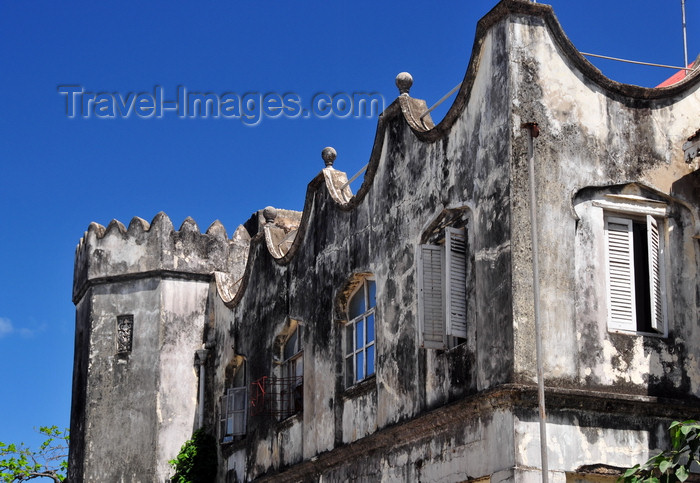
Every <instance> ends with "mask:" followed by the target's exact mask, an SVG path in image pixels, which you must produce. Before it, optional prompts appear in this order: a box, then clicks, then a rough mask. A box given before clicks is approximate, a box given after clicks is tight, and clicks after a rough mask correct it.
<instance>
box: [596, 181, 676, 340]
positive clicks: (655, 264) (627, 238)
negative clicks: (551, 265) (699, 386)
mask: <svg viewBox="0 0 700 483" xmlns="http://www.w3.org/2000/svg"><path fill="white" fill-rule="evenodd" d="M592 204H593V206H594V207H596V208H599V209H601V210H600V212H601V216H602V219H603V223H602V226H603V233H602V237H603V246H604V250H603V251H604V257H605V258H604V271H605V297H606V301H605V302H606V327H607V329H608V331H609V332H613V333H622V334H632V335H645V336H654V337H667V336H668V307H667V294H666V266H667V264H668V260H667V258H668V257H667V253H666V239H665V238H666V236H665V235H666V232H667V227H668V209H669V208H668V205H667V204H666V203H665V202H663V201H657V200H651V199H647V198H643V197H641V196H636V195H612V194H608V195H605V199H602V200H594V201H593V203H592ZM611 222H612V223H614V224H617V225H618V226H626V227H627V228H626V230H621V229H620V230H612V231H611V230H610V229H609V224H610V223H611ZM634 224H646V237H647V241H646V243H647V245H646V250H647V253H646V254H645V255H642V256H644V257H645V258H646V259H647V267H646V269H647V270H648V273H647V278H648V282H649V293H648V294H645V295H640V294H638V293H637V292H638V291H637V287H635V270H636V269H638V268H639V267H637V266H636V265H637V263H636V261H635V255H634V244H635V243H634V235H633V229H634ZM624 231H626V233H627V234H626V235H624V234H623V232H624ZM615 232H616V233H618V235H617V239H616V240H612V241H613V243H614V244H616V245H617V247H616V248H614V250H617V255H613V254H611V233H615ZM654 235H655V236H656V239H653V238H654ZM623 244H624V245H626V247H625V246H623ZM654 244H656V246H657V249H656V250H652V247H654ZM624 250H627V251H628V252H629V253H627V254H624V253H623V252H624ZM624 257H626V260H627V262H628V263H629V265H628V267H629V269H628V273H629V275H628V278H629V280H628V281H626V283H627V284H628V285H627V286H626V287H623V286H622V285H621V283H622V282H623V281H624V277H625V273H624V270H625V268H626V267H622V270H623V272H620V271H619V270H620V268H619V267H620V264H621V263H623V259H622V258H624ZM614 258H616V260H613V259H614ZM613 263H615V264H616V265H617V266H618V268H617V269H612V268H611V267H612V265H613ZM611 271H615V272H617V273H611ZM620 277H622V278H620ZM613 278H617V279H618V280H617V281H616V282H615V283H614V284H613V281H612V279H613ZM613 285H616V288H615V291H616V293H615V294H613V293H612V292H611V290H612V287H613ZM625 293H626V294H627V296H628V297H629V307H628V308H627V310H625V307H623V304H624V302H625V300H624V297H625ZM642 296H645V297H647V298H648V299H649V300H648V302H649V305H650V314H649V319H650V326H651V331H650V330H643V328H640V324H641V323H642V321H639V320H637V309H636V305H637V302H638V300H639V299H640V297H642ZM623 312H628V313H629V314H630V316H629V318H628V319H626V320H625V319H624V317H623Z"/></svg>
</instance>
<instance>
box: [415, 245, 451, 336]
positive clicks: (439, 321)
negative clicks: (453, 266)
mask: <svg viewBox="0 0 700 483" xmlns="http://www.w3.org/2000/svg"><path fill="white" fill-rule="evenodd" d="M442 252H443V249H442V248H441V247H439V246H434V245H420V246H419V247H418V320H419V326H420V332H421V336H422V341H421V345H422V346H423V347H425V348H427V349H444V348H445V340H446V337H445V315H444V306H445V299H444V287H443V279H444V277H443V260H442V259H443V255H442Z"/></svg>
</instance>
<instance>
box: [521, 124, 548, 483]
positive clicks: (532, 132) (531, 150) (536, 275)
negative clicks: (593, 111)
mask: <svg viewBox="0 0 700 483" xmlns="http://www.w3.org/2000/svg"><path fill="white" fill-rule="evenodd" d="M522 127H524V128H527V130H528V134H529V135H528V145H527V157H528V164H529V171H530V238H531V239H532V286H533V297H534V307H535V358H536V359H537V400H538V404H539V411H540V454H541V459H542V482H543V483H548V481H549V460H548V457H547V413H546V411H545V400H544V369H543V362H542V328H541V325H540V265H539V256H538V252H539V244H538V239H537V231H538V230H537V210H536V206H537V205H536V203H537V196H536V192H535V146H534V144H535V142H534V138H536V137H537V136H539V134H540V130H539V127H538V126H537V123H536V122H529V123H526V124H523V126H522Z"/></svg>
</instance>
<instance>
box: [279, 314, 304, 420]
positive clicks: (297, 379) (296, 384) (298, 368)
mask: <svg viewBox="0 0 700 483" xmlns="http://www.w3.org/2000/svg"><path fill="white" fill-rule="evenodd" d="M302 337H303V330H302V325H301V324H300V323H299V322H296V326H295V327H294V329H293V330H292V331H291V332H290V333H289V334H288V335H287V337H286V339H285V340H284V343H283V344H282V347H281V351H280V356H281V359H282V362H281V363H279V364H280V372H281V378H282V380H283V381H286V384H285V387H284V388H282V391H280V397H279V401H278V405H279V414H280V419H286V418H288V417H291V416H294V415H295V414H298V413H301V412H303V411H304V348H303V339H302ZM290 343H293V344H295V345H296V347H295V348H293V351H294V352H293V353H290V354H289V356H288V357H286V356H287V345H288V344H290ZM299 388H301V404H300V405H299V407H297V404H296V402H295V401H296V399H294V395H295V394H296V393H297V391H299ZM285 391H286V392H288V393H289V394H291V396H290V397H289V398H285V396H284V393H285ZM287 405H290V406H293V407H288V406H287Z"/></svg>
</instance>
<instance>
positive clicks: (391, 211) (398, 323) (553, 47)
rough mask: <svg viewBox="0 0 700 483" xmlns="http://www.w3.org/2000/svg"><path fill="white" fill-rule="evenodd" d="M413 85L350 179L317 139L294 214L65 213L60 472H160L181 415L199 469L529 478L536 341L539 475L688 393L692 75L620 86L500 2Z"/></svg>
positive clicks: (628, 435)
mask: <svg viewBox="0 0 700 483" xmlns="http://www.w3.org/2000/svg"><path fill="white" fill-rule="evenodd" d="M411 82H412V81H411V79H410V76H408V75H406V74H401V75H399V77H398V78H397V85H398V86H399V89H400V91H401V92H402V93H401V95H399V97H398V98H397V99H396V101H395V102H393V103H392V104H391V105H390V106H389V107H388V108H387V109H386V110H385V112H384V113H383V114H382V116H381V117H380V120H379V123H378V127H377V134H376V138H375V143H374V147H373V150H372V155H371V158H370V161H369V165H368V167H367V170H366V173H365V175H364V182H363V184H362V186H361V187H360V188H359V190H358V191H357V192H356V193H354V194H353V193H352V192H351V191H350V188H349V187H348V186H347V184H346V182H347V177H346V175H345V173H343V172H341V171H338V170H336V169H334V168H333V161H334V159H335V153H334V151H333V150H332V149H327V150H324V153H323V158H324V160H325V161H326V165H327V166H326V168H325V169H323V170H322V171H321V172H320V173H319V175H318V176H317V177H316V178H314V179H313V180H312V181H311V183H310V184H309V186H308V189H307V194H306V201H305V205H304V210H303V212H302V213H298V212H292V211H284V210H275V209H273V208H266V209H265V210H261V211H260V212H258V213H255V214H254V215H253V217H252V218H251V219H250V220H248V221H247V222H246V223H245V224H243V225H241V226H240V227H239V228H238V229H237V230H236V232H235V234H234V235H233V237H232V238H228V236H227V234H226V232H225V230H224V228H223V227H222V226H221V225H220V224H218V223H215V224H213V225H212V226H211V227H210V228H209V229H208V230H207V232H206V233H204V234H202V233H200V231H199V228H198V227H197V225H196V224H195V223H194V222H193V221H192V220H190V219H188V220H186V221H185V222H184V223H183V225H182V226H181V227H180V229H179V230H174V229H173V226H172V224H171V223H170V220H169V219H168V218H167V217H166V216H165V215H163V214H159V215H157V216H156V217H155V218H154V220H153V221H152V222H151V223H150V224H149V223H147V222H145V221H144V220H141V219H137V218H135V219H134V220H132V222H131V224H130V225H129V227H128V229H127V228H125V227H124V226H123V225H122V224H120V223H119V222H112V223H111V224H110V225H109V226H108V227H107V228H106V229H105V228H104V227H102V226H100V225H97V224H91V225H90V227H89V229H88V231H87V233H86V234H85V236H84V238H83V239H82V240H81V242H80V245H79V247H78V249H77V253H76V264H75V283H74V289H73V296H74V302H75V303H76V307H77V317H76V355H75V372H74V382H73V414H72V422H71V453H70V477H71V479H72V480H71V481H83V480H84V481H100V482H106V481H109V482H112V481H123V482H134V481H149V482H150V481H158V482H163V481H167V479H168V476H169V475H170V474H171V470H170V468H169V466H168V464H167V461H168V460H169V459H171V458H173V457H174V456H175V455H176V454H177V452H178V450H179V448H180V446H181V445H182V443H183V442H184V441H185V440H186V439H188V438H189V436H190V435H191V433H192V431H193V430H195V429H197V428H199V427H200V426H203V427H205V428H207V429H208V431H210V432H211V433H212V434H214V435H215V436H216V438H217V440H218V442H219V446H218V451H219V477H218V481H221V482H230V481H248V480H254V479H258V480H261V481H424V482H432V481H442V482H448V481H465V480H471V479H479V478H484V479H490V480H492V481H502V480H509V481H536V480H539V479H540V476H541V468H542V462H541V446H540V416H539V412H538V391H537V372H538V370H537V369H538V362H539V363H540V364H541V367H542V370H543V373H544V384H545V386H546V389H545V394H546V399H545V401H546V412H547V414H546V433H547V441H546V450H547V465H548V468H549V476H550V479H551V480H552V481H581V480H586V479H588V478H592V476H591V475H592V474H593V475H595V477H597V478H599V477H600V474H596V471H599V470H600V469H601V468H603V469H606V471H607V473H606V474H608V475H613V476H614V475H615V474H616V473H615V467H617V468H619V467H626V466H631V465H633V464H635V463H637V462H640V461H642V460H645V459H646V458H647V457H648V455H649V454H650V453H651V452H653V451H655V450H657V449H659V448H663V447H665V446H666V445H667V444H668V441H667V440H666V428H667V427H668V425H669V422H670V421H671V420H673V419H675V418H686V417H688V416H692V415H697V413H698V410H699V409H700V400H699V399H698V397H699V396H700V326H699V324H698V309H699V307H700V279H699V278H698V271H699V270H700V254H699V253H698V251H699V248H700V247H699V244H698V239H699V238H700V219H699V218H698V217H699V216H700V196H699V195H700V174H699V173H700V172H699V171H698V165H699V158H698V157H697V151H698V145H699V144H700V131H699V130H698V128H700V119H699V118H698V112H700V91H699V86H700V75H698V74H697V72H695V73H692V74H690V75H689V76H688V77H687V78H686V79H685V80H683V81H681V82H679V83H677V84H674V85H672V86H669V87H664V88H660V89H647V88H641V87H636V86H631V85H621V84H618V83H616V82H613V81H611V80H609V79H607V78H605V77H604V76H603V75H602V74H601V73H600V72H599V71H598V70H596V69H595V68H594V67H593V66H591V65H590V64H589V63H588V62H587V61H586V60H585V59H584V58H583V57H582V56H581V55H580V54H579V53H578V51H577V50H576V49H575V48H574V47H573V46H572V45H571V43H570V42H569V40H568V39H567V38H566V36H565V35H564V33H563V32H562V30H561V28H560V26H559V24H558V22H557V20H556V18H555V17H554V15H553V13H552V10H551V8H550V7H548V6H545V5H541V4H534V3H530V2H525V1H520V0H504V1H502V2H501V3H499V4H498V5H497V6H496V7H495V8H494V9H493V10H492V11H491V12H490V13H489V14H488V15H486V16H485V17H484V18H483V19H482V20H481V21H480V22H479V26H478V30H477V35H476V41H475V44H474V49H473V53H472V58H471V61H470V63H469V67H468V69H467V72H466V75H465V78H464V82H463V83H462V87H461V89H460V91H459V93H458V95H457V98H456V100H455V102H454V104H453V105H452V107H451V108H450V110H449V112H448V114H447V115H446V117H445V118H444V120H443V121H442V122H440V123H439V124H438V125H437V126H434V125H433V123H432V121H431V120H430V116H425V117H422V115H423V113H424V112H425V110H426V104H425V102H423V101H420V100H417V99H413V98H411V97H410V96H409V89H410V86H411ZM531 161H532V162H533V165H534V175H533V176H531V174H530V172H529V165H530V162H531ZM531 182H532V183H533V185H534V187H535V190H534V193H535V195H536V196H535V203H534V204H531V202H530V194H531V189H530V183H531ZM531 209H532V212H534V216H535V218H534V220H535V221H536V225H535V227H536V229H535V230H534V231H531V229H532V227H533V223H532V221H533V218H532V217H531ZM533 233H534V236H533ZM534 242H536V243H534ZM533 247H535V251H534V252H533ZM533 253H536V254H537V260H538V266H539V299H538V304H536V303H535V300H536V298H535V296H534V289H535V284H534V283H533V270H534V268H533V266H534V264H533V260H534V257H533ZM536 305H538V306H539V310H538V313H539V324H540V326H541V330H540V331H538V330H536V317H535V312H536V308H535V307H536ZM538 339H539V340H538ZM538 342H539V343H540V345H541V353H540V354H539V356H538V353H537V351H536V347H537V345H538Z"/></svg>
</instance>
